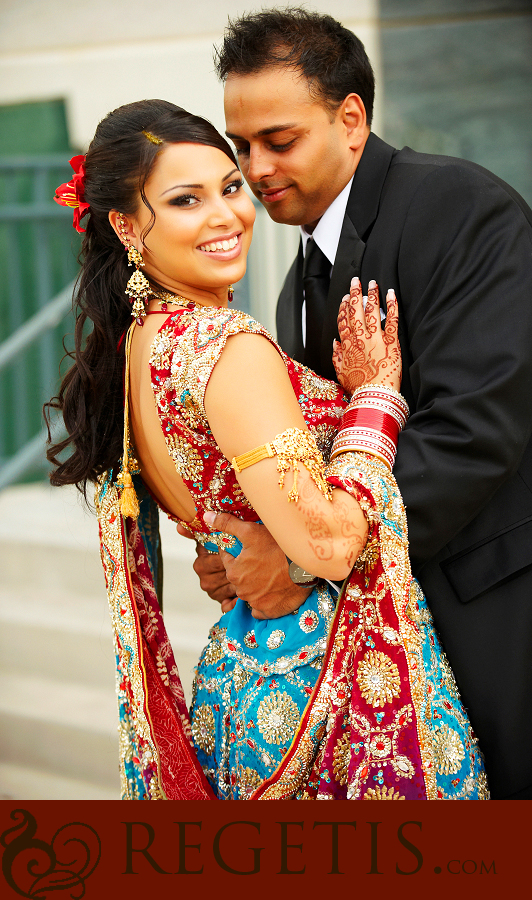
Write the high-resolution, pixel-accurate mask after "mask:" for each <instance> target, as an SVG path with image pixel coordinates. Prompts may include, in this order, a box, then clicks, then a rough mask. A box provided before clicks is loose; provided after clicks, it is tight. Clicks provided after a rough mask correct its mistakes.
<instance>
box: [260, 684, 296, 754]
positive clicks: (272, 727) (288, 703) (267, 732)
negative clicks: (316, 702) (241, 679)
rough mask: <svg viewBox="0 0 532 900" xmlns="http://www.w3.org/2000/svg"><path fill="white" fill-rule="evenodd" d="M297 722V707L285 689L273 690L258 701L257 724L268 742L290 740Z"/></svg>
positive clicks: (279, 742)
mask: <svg viewBox="0 0 532 900" xmlns="http://www.w3.org/2000/svg"><path fill="white" fill-rule="evenodd" d="M298 722H299V709H298V708H297V704H296V703H294V701H293V700H292V698H291V697H290V696H289V694H287V693H286V691H283V692H282V693H281V691H273V692H272V693H271V694H270V695H269V697H265V698H264V700H261V702H260V703H259V708H258V710H257V725H258V727H259V731H260V733H261V734H262V735H263V736H264V738H265V740H266V741H267V742H268V743H269V744H284V743H285V741H291V740H292V738H293V736H294V731H295V729H296V728H297V725H298Z"/></svg>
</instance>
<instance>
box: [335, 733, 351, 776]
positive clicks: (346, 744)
mask: <svg viewBox="0 0 532 900" xmlns="http://www.w3.org/2000/svg"><path fill="white" fill-rule="evenodd" d="M350 758H351V743H350V737H349V732H346V733H345V734H343V735H342V737H340V738H338V740H337V742H336V744H335V747H334V750H333V772H334V777H335V778H336V781H337V782H338V784H347V779H348V777H349V760H350Z"/></svg>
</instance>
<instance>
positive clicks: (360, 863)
mask: <svg viewBox="0 0 532 900" xmlns="http://www.w3.org/2000/svg"><path fill="white" fill-rule="evenodd" d="M529 815H530V812H529V806H528V804H527V803H526V802H496V801H491V802H486V803H481V802H478V803H475V802H470V803H465V802H464V803H459V802H456V803H452V802H448V803H445V802H442V803H437V802H432V803H414V802H395V803H394V802H392V803H386V802H377V803H371V802H369V803H368V802H357V803H349V802H333V803H330V802H327V803H326V802H323V803H319V802H269V803H267V802H264V803H261V802H233V803H231V802H225V803H222V802H220V803H215V802H213V803H207V802H205V803H192V802H191V803H179V802H158V803H142V802H138V803H133V802H120V801H117V802H90V801H83V802H71V801H65V802H60V801H54V802H51V801H19V802H17V803H13V802H8V801H3V802H1V803H0V844H1V850H2V876H3V882H4V883H3V885H2V890H1V891H0V894H1V896H2V897H6V898H8V897H13V898H14V897H17V896H18V897H20V896H22V897H30V898H33V897H35V898H42V900H46V898H49V897H55V898H57V900H62V898H65V900H67V898H81V897H86V898H87V900H91V898H98V900H102V898H107V897H108V896H110V894H109V889H112V890H113V893H114V892H120V895H121V896H124V897H127V898H132V900H136V898H147V900H151V898H155V897H159V896H161V895H163V894H164V895H167V894H168V892H170V896H172V897H173V896H178V895H180V893H181V892H183V895H185V896H186V895H187V894H188V895H192V894H196V895H199V896H201V897H203V896H208V894H207V893H206V892H207V891H208V892H209V893H211V892H212V897H213V900H214V898H218V897H230V896H231V897H232V896H234V895H235V889H236V890H237V891H239V890H240V891H242V890H244V891H245V892H246V895H248V896H251V895H252V896H253V898H254V900H255V898H262V897H269V898H272V897H273V898H274V900H277V898H284V897H291V898H292V897H294V894H296V895H297V894H300V893H301V894H302V896H306V897H322V898H323V900H329V898H327V897H326V896H324V893H323V892H324V890H327V889H332V890H335V891H337V890H339V889H340V888H342V889H343V891H349V896H351V895H354V894H355V893H356V895H357V896H359V897H360V896H362V897H365V896H367V897H368V898H370V897H371V898H380V897H385V896H387V893H385V892H386V889H387V888H389V889H390V890H393V891H395V892H397V890H398V889H399V890H401V889H402V888H403V889H406V890H409V891H412V890H414V891H416V893H417V892H420V891H423V892H425V891H427V892H430V895H431V896H434V897H438V896H440V895H441V896H444V894H445V895H446V896H449V897H450V898H451V900H453V897H462V896H463V897H465V896H468V897H471V896H477V895H478V896H480V897H482V898H489V897H495V896H500V895H501V891H507V890H511V889H512V888H514V889H518V888H519V890H521V888H522V887H523V886H524V885H525V884H527V883H528V881H529V874H528V872H529V866H530V859H531V851H530V837H531V834H532V828H531V826H530V824H529V821H528V820H529ZM328 886H329V887H328ZM361 891H362V892H363V894H362V895H361V894H360V892H361ZM178 892H179V893H178ZM340 896H344V894H343V893H342V894H341V895H340ZM345 896H347V894H346V895H345Z"/></svg>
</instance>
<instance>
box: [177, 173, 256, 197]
mask: <svg viewBox="0 0 532 900" xmlns="http://www.w3.org/2000/svg"><path fill="white" fill-rule="evenodd" d="M235 172H240V169H238V168H236V167H235V168H234V169H231V171H230V172H228V174H227V175H224V177H223V178H222V182H224V181H227V179H228V178H231V175H233V174H234V173H235ZM204 187H205V185H204V184H174V186H173V187H171V188H167V190H166V191H163V192H162V194H161V197H164V195H165V194H169V193H170V191H176V190H177V189H178V188H188V189H189V190H190V189H191V188H192V189H193V190H196V191H200V190H202V188H204Z"/></svg>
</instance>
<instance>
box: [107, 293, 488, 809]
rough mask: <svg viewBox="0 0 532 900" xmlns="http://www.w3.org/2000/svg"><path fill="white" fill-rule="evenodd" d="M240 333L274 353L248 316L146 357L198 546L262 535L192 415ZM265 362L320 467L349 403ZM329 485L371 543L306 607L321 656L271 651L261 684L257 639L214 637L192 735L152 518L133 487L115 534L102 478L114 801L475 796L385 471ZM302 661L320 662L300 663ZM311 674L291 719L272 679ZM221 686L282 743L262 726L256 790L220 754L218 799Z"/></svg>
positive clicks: (302, 371) (446, 672)
mask: <svg viewBox="0 0 532 900" xmlns="http://www.w3.org/2000/svg"><path fill="white" fill-rule="evenodd" d="M239 332H252V333H255V334H260V335H263V336H264V337H265V338H266V339H268V340H270V341H272V343H275V342H273V339H272V338H271V337H270V335H268V333H267V332H266V331H265V330H264V329H263V328H262V326H260V325H259V324H258V323H257V322H255V321H254V320H253V319H251V318H250V317H249V316H247V315H246V314H244V313H241V312H238V311H236V310H227V309H220V308H214V307H207V308H194V309H180V310H178V311H177V312H175V313H172V314H170V315H169V316H168V318H167V319H166V320H165V321H164V324H163V326H162V328H161V329H160V330H159V332H158V334H157V336H156V338H155V340H154V342H153V345H152V351H151V358H150V366H151V377H152V386H153V391H154V397H155V401H156V405H157V410H158V414H159V419H160V424H161V428H162V430H163V433H164V435H165V439H166V444H167V447H168V452H169V454H170V456H171V457H172V458H173V460H174V462H175V466H176V469H177V472H178V473H179V475H180V476H181V477H182V478H183V480H184V482H185V484H186V486H187V488H188V490H189V491H190V493H191V494H192V496H193V498H194V500H195V504H196V510H197V514H196V518H195V519H194V521H193V522H191V523H188V525H187V527H188V528H189V529H190V530H191V531H192V532H193V534H194V536H195V538H196V539H197V540H199V541H201V542H203V543H205V542H206V541H208V540H209V537H210V535H209V534H208V533H207V529H206V527H205V526H204V524H203V521H202V514H203V513H204V512H205V511H206V510H214V511H229V512H231V513H232V514H233V515H236V516H239V517H240V518H242V519H244V520H246V521H250V522H254V521H255V522H256V521H258V516H257V514H256V512H255V511H254V509H253V508H252V507H251V506H250V504H249V503H248V501H247V499H246V497H245V496H244V494H243V493H242V491H241V489H240V487H239V485H238V482H237V481H236V478H235V474H234V471H233V469H232V467H231V464H230V463H229V462H228V461H227V460H226V459H225V457H224V456H223V455H222V453H221V451H220V449H219V448H218V446H217V444H216V442H215V440H214V438H213V436H212V433H211V431H210V429H209V424H208V421H207V418H206V415H205V411H204V405H203V400H204V395H205V390H206V387H207V383H208V380H209V377H210V374H211V372H212V370H213V368H214V366H215V365H216V362H217V360H218V359H219V358H220V355H221V353H222V352H223V348H224V346H225V343H226V341H227V339H228V337H229V336H230V335H233V334H236V333H239ZM275 346H277V345H275ZM277 349H278V350H279V353H281V355H282V357H283V359H284V361H285V364H286V367H287V371H288V375H289V377H290V380H291V383H292V386H293V388H294V392H295V394H296V397H297V399H298V401H299V403H300V406H301V409H302V412H303V415H304V418H305V421H306V423H307V426H308V428H309V430H310V432H311V433H312V434H313V435H314V437H315V439H316V443H317V446H318V448H319V450H320V451H321V454H322V455H323V459H324V461H325V462H326V461H327V459H328V452H329V449H330V445H331V443H332V439H333V437H334V434H335V432H336V430H337V427H338V423H339V419H340V417H341V415H342V413H343V410H344V409H345V406H346V403H347V399H348V398H346V397H345V396H344V394H343V392H342V390H341V388H339V387H338V385H335V384H333V383H331V382H329V381H326V380H324V379H322V378H319V377H318V376H317V375H315V374H314V373H313V372H311V371H310V370H308V369H306V368H305V367H304V366H302V365H300V364H299V363H296V362H294V361H293V360H290V359H289V358H287V357H286V356H285V355H284V354H282V351H281V350H280V349H279V348H277ZM250 377H253V373H250ZM272 437H273V435H272ZM115 475H116V473H115ZM325 476H326V478H327V480H328V482H329V484H331V485H332V486H335V487H341V488H343V489H344V490H346V491H348V492H349V493H351V494H352V495H353V496H354V497H356V499H357V500H358V502H359V503H360V505H361V507H362V509H363V511H364V513H365V515H366V518H367V521H368V524H369V534H368V540H367V543H366V547H365V549H364V551H363V553H362V555H361V556H360V557H359V559H358V561H357V564H356V566H355V567H354V569H353V570H352V572H351V574H350V576H349V577H348V578H347V579H346V582H345V583H344V586H343V589H342V591H341V593H340V596H339V598H338V601H337V603H336V607H335V609H334V607H331V608H330V609H329V614H326V613H327V610H326V609H325V606H323V605H322V606H321V607H318V608H319V609H321V610H322V612H324V617H325V619H326V625H327V628H326V631H325V635H324V639H323V641H322V645H321V648H320V649H319V652H318V650H316V648H317V647H318V643H314V644H312V641H311V643H310V644H309V643H308V642H307V644H306V645H305V648H304V649H303V650H302V651H301V653H302V654H303V657H302V658H301V659H300V660H299V662H298V660H297V659H296V658H295V656H294V655H293V657H292V658H291V659H290V660H289V662H283V663H282V664H281V663H279V660H280V659H282V660H286V659H288V657H287V656H284V657H280V656H279V657H276V656H275V654H273V655H272V653H270V656H269V657H268V660H269V661H265V662H264V663H263V666H264V667H265V668H264V671H263V672H261V671H260V665H261V664H262V663H259V662H257V657H256V655H255V656H254V655H253V652H254V651H253V648H254V647H255V646H256V640H255V635H254V634H251V636H250V634H249V633H248V634H247V635H246V636H245V638H247V640H244V641H243V643H242V644H238V642H237V641H234V640H230V639H229V638H228V636H227V629H224V627H222V623H218V624H217V625H216V626H214V628H213V629H211V634H210V636H209V642H208V643H207V648H206V651H204V654H203V655H202V659H201V661H200V664H199V667H198V674H197V677H196V697H195V700H194V705H195V709H194V710H193V716H194V715H196V718H195V719H194V718H193V720H192V725H191V719H190V715H189V711H188V710H187V707H186V703H185V699H184V695H183V690H182V687H181V683H180V680H179V674H178V671H177V668H176V665H175V661H174V657H173V653H172V648H171V646H170V643H169V640H168V637H167V634H166V631H165V628H164V623H163V618H162V615H161V611H160V607H159V603H158V600H157V592H158V589H159V588H160V586H159V585H158V580H159V572H160V565H159V556H160V545H159V535H158V509H157V505H156V503H155V501H154V500H153V498H152V497H151V496H150V495H149V494H148V492H147V490H146V489H145V488H144V486H143V484H142V480H141V478H140V477H139V476H138V475H137V476H136V477H135V482H136V488H137V494H138V496H139V502H140V516H139V518H138V520H137V521H135V520H133V519H131V518H126V519H125V518H123V516H122V515H121V513H120V489H119V488H118V487H117V486H116V484H115V482H114V477H113V473H107V475H106V476H104V477H102V478H101V480H100V483H99V485H98V487H97V491H96V506H97V512H98V518H99V524H100V545H101V557H102V562H103V566H104V570H105V576H106V583H107V590H108V597H109V606H110V612H111V619H112V623H113V628H114V637H115V647H116V658H117V685H118V697H119V715H120V769H121V778H122V796H123V798H124V799H142V798H144V799H154V800H156V799H171V800H198V799H204V800H209V799H211V800H212V799H218V798H225V797H231V796H238V797H241V798H242V797H244V798H248V799H258V800H262V799H264V800H270V799H354V800H355V799H356V800H359V799H385V800H392V799H410V800H414V799H422V800H426V799H428V800H432V799H487V798H488V797H489V794H488V789H487V783H486V776H485V772H484V767H483V761H482V755H481V753H480V751H479V748H478V745H477V743H476V740H475V738H474V735H473V733H472V731H471V727H470V724H469V721H468V719H467V715H466V713H465V711H464V709H463V707H462V705H461V702H460V697H459V694H458V690H457V687H456V684H455V681H454V677H453V674H452V672H451V670H450V668H449V665H448V663H447V660H446V658H445V656H444V654H443V651H442V649H441V646H440V643H439V639H438V637H437V635H436V633H435V631H434V627H433V625H432V619H431V616H430V612H429V610H428V608H427V605H426V601H425V599H424V597H423V594H422V592H421V589H420V587H419V585H418V584H417V582H416V581H415V580H413V579H412V575H411V570H410V564H409V559H408V541H407V528H406V517H405V511H404V507H403V504H402V501H401V497H400V494H399V492H398V489H397V485H396V483H395V480H394V478H393V476H392V475H391V474H390V472H389V470H388V469H387V467H386V466H385V465H384V463H381V462H380V461H379V460H378V459H376V458H375V457H370V456H368V455H366V454H360V453H348V454H342V455H341V456H340V457H338V458H337V459H336V460H335V461H334V462H333V463H331V464H330V465H329V466H328V467H326V469H325ZM183 524H185V523H183ZM220 539H221V540H222V541H223V536H222V537H221V538H220ZM322 599H323V598H322ZM238 602H239V603H241V601H238ZM318 602H320V601H319V600H318ZM313 617H314V618H313ZM317 618H319V616H318V615H317V613H316V612H314V611H312V610H309V611H308V614H306V615H302V616H300V617H299V619H298V620H299V621H300V623H301V628H302V629H303V631H305V629H307V630H310V631H312V629H313V628H314V627H315V626H316V619H317ZM252 621H255V620H252ZM279 621H280V620H274V621H273V624H272V623H270V624H269V625H267V626H265V627H267V628H268V627H270V631H269V632H268V634H269V637H270V643H268V645H267V646H268V647H270V648H271V649H272V651H273V649H274V648H275V646H276V644H275V641H277V643H278V642H279V641H282V640H283V639H284V632H283V630H282V629H280V628H278V627H277V623H278V622H279ZM272 628H273V630H272ZM272 635H274V636H275V638H272ZM279 635H281V637H279ZM206 637H207V636H206ZM309 640H310V638H309ZM272 641H273V643H272ZM244 644H245V646H244ZM246 647H247V648H249V656H246V653H247V650H246ZM309 648H310V649H312V648H314V650H315V651H316V652H314V653H313V655H312V653H310V650H309ZM280 653H281V650H279V654H280ZM309 653H310V655H309ZM305 654H307V656H308V659H305ZM300 655H301V654H300ZM310 656H312V659H310ZM276 660H277V663H276ZM309 660H310V663H309V665H310V664H312V666H313V667H314V675H313V676H312V680H311V682H308V680H307V682H305V683H303V681H302V680H301V679H299V681H300V682H301V685H303V688H304V689H305V690H306V698H307V697H308V699H305V703H304V705H303V706H302V707H300V710H299V712H298V715H297V716H296V717H295V718H294V716H293V709H294V706H293V702H292V700H291V699H290V697H289V695H288V693H286V691H284V690H282V685H281V686H280V675H279V673H281V675H283V673H284V669H283V666H284V667H285V669H287V670H288V669H290V671H292V670H293V669H294V666H296V665H297V664H299V663H300V664H301V665H303V664H307V663H308V662H309ZM209 666H210V667H211V668H210V669H209ZM309 671H310V669H309ZM213 672H214V677H218V676H216V673H217V672H218V673H220V672H222V673H226V672H229V673H230V675H227V674H224V676H223V677H224V678H225V681H224V685H223V687H224V690H227V694H226V698H228V699H227V705H226V708H223V707H220V704H219V703H217V702H215V701H216V697H217V695H216V690H217V688H216V685H215V684H214V683H213V678H212V677H211V675H212V673H213ZM209 673H210V674H209ZM272 673H273V675H272ZM296 674H297V673H296ZM220 677H221V676H220ZM253 679H255V681H253ZM296 680H297V679H296ZM292 681H294V678H292ZM229 682H231V684H230V689H231V690H232V691H233V692H238V691H240V692H245V691H246V690H250V686H251V685H252V683H253V685H258V687H259V688H260V691H261V692H262V693H261V694H260V697H259V699H260V702H261V704H262V709H263V711H264V710H267V711H268V710H270V711H272V710H273V718H272V716H270V726H269V727H270V732H268V730H267V729H266V728H264V729H262V731H263V734H264V735H265V736H266V740H271V741H272V744H273V741H274V739H275V740H276V741H277V744H279V740H280V739H278V738H275V735H274V736H273V737H272V734H273V731H274V730H275V729H274V727H273V726H271V722H272V721H274V722H276V723H277V724H279V723H281V725H282V727H283V728H284V732H283V743H284V744H286V746H284V747H281V750H282V751H283V752H282V754H281V756H280V758H279V757H278V759H277V762H276V763H275V765H274V767H273V769H272V768H271V767H270V771H269V772H268V774H267V776H266V777H264V778H259V777H258V775H257V771H255V770H254V769H250V767H249V766H244V765H243V764H241V765H240V768H238V765H237V764H235V765H234V770H231V765H232V763H227V759H229V756H226V764H227V765H228V767H229V768H228V772H227V777H226V780H225V782H224V783H225V784H226V790H225V792H224V789H222V790H220V789H219V785H220V783H221V782H220V781H219V782H218V784H217V782H216V773H215V772H214V773H213V771H212V760H211V769H210V770H209V766H207V765H206V762H205V753H206V751H207V750H209V752H210V751H211V750H212V747H213V746H214V738H213V737H212V735H213V734H214V729H215V726H216V727H219V728H221V729H222V731H223V732H224V735H225V736H224V738H223V740H226V741H227V743H228V745H229V744H231V742H235V741H236V743H238V740H237V739H238V735H237V732H238V727H239V725H238V721H237V719H235V721H236V722H237V724H236V725H234V722H233V720H231V712H232V700H231V697H233V696H236V693H233V694H231V692H230V690H229V688H227V684H228V683H229ZM309 684H310V686H309ZM301 685H300V686H301ZM305 685H306V687H305ZM285 696H286V697H288V700H287V701H286V702H285V707H286V708H288V707H289V706H290V703H292V706H290V709H291V710H292V722H291V725H290V727H288V725H287V721H288V720H286V721H284V722H282V709H283V707H282V703H281V700H282V698H283V697H285ZM209 698H211V699H209ZM261 698H262V699H261ZM289 701H290V702H289ZM275 704H277V706H275ZM200 710H201V712H200ZM224 717H225V718H224ZM263 718H264V716H263ZM285 718H286V717H285ZM205 723H207V725H205ZM245 724H246V727H248V733H246V734H243V736H241V741H240V743H241V745H242V746H244V744H245V743H246V741H247V743H248V746H250V747H251V744H252V743H253V741H252V740H251V737H249V736H247V734H251V731H250V730H249V729H255V733H257V734H258V731H257V722H256V721H255V720H252V721H249V722H246V723H245ZM259 724H260V723H259ZM206 728H207V731H206V730H205V729H206ZM272 728H273V731H272ZM287 728H288V731H287ZM209 729H211V730H210V731H209ZM287 735H288V737H287ZM250 741H251V743H250ZM202 753H203V756H202ZM228 753H229V751H228ZM266 755H267V754H266ZM242 758H243V757H242ZM201 762H203V767H202V764H201ZM250 773H251V774H250ZM207 776H208V777H207ZM246 777H247V782H246ZM224 778H225V776H224ZM232 778H234V781H235V782H237V783H238V782H240V785H241V788H242V785H243V786H244V788H246V784H247V789H246V790H244V789H243V788H242V789H241V792H240V793H239V794H236V795H235V794H231V779H232Z"/></svg>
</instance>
